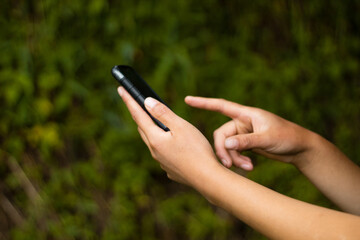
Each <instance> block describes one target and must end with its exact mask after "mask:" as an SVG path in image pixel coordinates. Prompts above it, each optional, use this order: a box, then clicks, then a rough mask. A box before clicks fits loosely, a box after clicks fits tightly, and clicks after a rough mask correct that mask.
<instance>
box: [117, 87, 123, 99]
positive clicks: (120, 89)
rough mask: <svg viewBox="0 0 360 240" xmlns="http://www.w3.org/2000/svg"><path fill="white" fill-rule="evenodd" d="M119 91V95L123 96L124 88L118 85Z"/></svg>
mask: <svg viewBox="0 0 360 240" xmlns="http://www.w3.org/2000/svg"><path fill="white" fill-rule="evenodd" d="M117 90H118V93H119V95H120V97H121V96H122V94H123V90H122V87H118V89H117Z"/></svg>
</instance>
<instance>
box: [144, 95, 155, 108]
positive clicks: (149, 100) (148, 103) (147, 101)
mask: <svg viewBox="0 0 360 240" xmlns="http://www.w3.org/2000/svg"><path fill="white" fill-rule="evenodd" d="M157 103H158V101H157V100H156V99H155V98H152V97H147V98H146V99H145V101H144V104H145V106H146V108H148V109H153V108H154V107H155V106H156V104H157Z"/></svg>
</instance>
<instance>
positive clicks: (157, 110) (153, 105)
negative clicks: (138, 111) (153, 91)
mask: <svg viewBox="0 0 360 240" xmlns="http://www.w3.org/2000/svg"><path fill="white" fill-rule="evenodd" d="M144 103H145V107H146V109H147V110H148V112H149V113H150V114H151V115H152V116H153V117H154V118H156V119H157V120H159V121H160V122H162V123H163V124H165V125H166V126H167V127H169V128H170V129H171V126H174V122H175V121H177V119H178V116H177V115H176V114H175V113H174V112H173V111H171V110H170V109H169V108H168V107H167V106H165V104H163V103H161V102H159V101H158V100H156V99H154V98H152V97H147V98H146V99H145V102H144Z"/></svg>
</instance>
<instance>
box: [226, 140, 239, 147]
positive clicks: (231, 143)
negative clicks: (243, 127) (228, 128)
mask: <svg viewBox="0 0 360 240" xmlns="http://www.w3.org/2000/svg"><path fill="white" fill-rule="evenodd" d="M237 145H238V141H237V140H236V139H231V138H230V139H226V140H225V147H226V148H234V147H236V146H237Z"/></svg>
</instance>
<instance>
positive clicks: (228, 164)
mask: <svg viewBox="0 0 360 240" xmlns="http://www.w3.org/2000/svg"><path fill="white" fill-rule="evenodd" d="M221 162H222V164H223V165H224V166H225V167H227V168H230V167H231V161H229V160H227V159H224V158H222V159H221Z"/></svg>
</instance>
